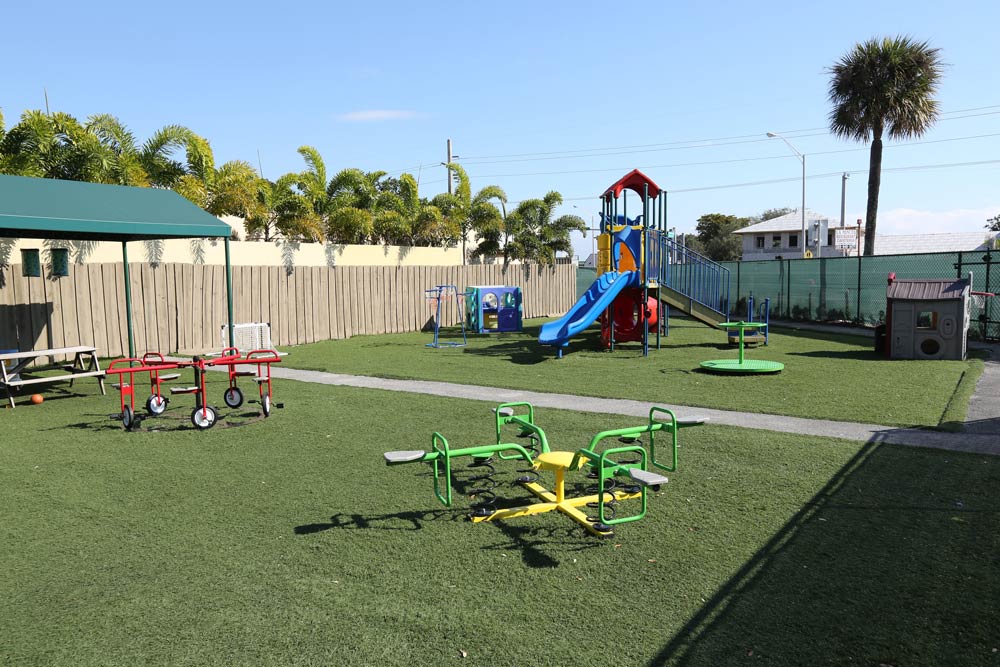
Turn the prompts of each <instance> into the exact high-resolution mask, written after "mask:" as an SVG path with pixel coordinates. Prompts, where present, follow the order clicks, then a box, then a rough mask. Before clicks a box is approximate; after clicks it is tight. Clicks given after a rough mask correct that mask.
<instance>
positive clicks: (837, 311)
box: [722, 250, 1000, 340]
mask: <svg viewBox="0 0 1000 667" xmlns="http://www.w3.org/2000/svg"><path fill="white" fill-rule="evenodd" d="M993 264H1000V251H997V250H981V251H975V252H972V251H967V252H947V253H927V254H919V255H874V256H870V257H829V258H827V257H824V258H814V259H780V260H763V261H757V262H723V263H722V265H723V266H725V267H726V268H728V269H729V270H730V272H731V274H732V289H733V294H732V297H733V298H732V302H733V304H734V308H733V309H732V317H743V316H745V314H746V305H745V303H746V302H745V300H746V298H747V296H749V295H750V294H753V296H754V300H755V302H756V303H758V304H760V303H763V300H764V299H765V298H768V299H770V300H771V301H770V309H771V316H772V317H775V318H780V319H792V320H809V321H814V322H854V323H858V324H864V325H875V324H877V323H879V322H881V321H883V320H884V318H885V290H886V284H887V280H888V277H889V274H890V273H895V274H896V277H897V278H900V279H921V278H923V279H931V280H933V279H945V278H965V277H967V276H968V274H969V273H970V272H971V273H972V274H973V285H972V290H973V291H974V292H993V293H1000V265H998V266H996V267H993V266H992V265H993ZM971 316H972V322H973V324H972V329H971V332H970V333H971V335H972V336H973V337H978V338H985V339H988V340H997V339H1000V296H998V297H995V298H985V299H983V305H982V306H981V307H980V306H979V305H978V304H976V303H974V304H973V306H972V313H971Z"/></svg>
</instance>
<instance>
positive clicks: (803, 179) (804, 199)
mask: <svg viewBox="0 0 1000 667" xmlns="http://www.w3.org/2000/svg"><path fill="white" fill-rule="evenodd" d="M767 136H768V137H770V138H771V139H774V138H778V139H781V140H782V141H784V142H785V144H786V145H787V146H788V147H789V148H791V149H792V152H793V153H795V155H796V156H797V157H798V158H799V160H801V161H802V239H801V240H800V243H802V256H803V257H805V256H806V156H805V155H803V154H802V153H800V152H799V151H798V149H796V148H795V146H793V145H792V143H791V142H790V141H788V139H785V138H784V137H783V136H781V135H780V134H777V133H776V132H768V133H767ZM816 249H817V251H818V250H819V235H818V234H817V237H816Z"/></svg>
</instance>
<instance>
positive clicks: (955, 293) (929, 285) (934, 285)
mask: <svg viewBox="0 0 1000 667" xmlns="http://www.w3.org/2000/svg"><path fill="white" fill-rule="evenodd" d="M968 291H969V281H968V280H966V279H964V278H963V279H950V280H893V281H892V282H891V283H889V287H888V288H887V289H886V291H885V298H886V299H896V300H900V301H945V300H949V299H964V298H965V293H966V292H968Z"/></svg>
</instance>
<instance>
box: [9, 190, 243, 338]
mask: <svg viewBox="0 0 1000 667" xmlns="http://www.w3.org/2000/svg"><path fill="white" fill-rule="evenodd" d="M231 235H232V229H231V228H230V227H229V225H227V224H226V223H224V222H222V221H221V220H219V219H218V218H216V217H215V216H214V215H212V214H211V213H208V212H206V211H204V210H202V209H201V208H199V207H198V206H196V205H195V204H193V203H192V202H190V201H188V200H187V199H185V198H184V197H182V196H181V195H179V194H177V193H176V192H173V191H172V190H160V189H155V188H134V187H128V186H123V185H104V184H101V183H84V182H81V181H61V180H56V179H51V178H29V177H26V176H0V237H11V238H31V239H58V240H73V241H111V242H120V243H121V244H122V262H123V264H124V278H125V316H126V321H127V328H128V356H129V357H135V340H134V338H133V333H132V289H131V276H130V275H129V267H128V243H129V242H130V241H147V240H153V239H172V238H173V239H179V238H221V239H224V240H225V249H226V304H227V308H228V310H227V313H228V324H229V332H230V333H229V336H230V340H229V344H230V346H232V344H233V342H232V331H233V279H232V267H231V261H230V254H229V238H230V236H231Z"/></svg>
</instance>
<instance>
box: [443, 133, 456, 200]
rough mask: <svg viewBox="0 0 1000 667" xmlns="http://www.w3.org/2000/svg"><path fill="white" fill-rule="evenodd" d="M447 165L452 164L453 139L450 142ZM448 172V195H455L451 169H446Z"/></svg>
mask: <svg viewBox="0 0 1000 667" xmlns="http://www.w3.org/2000/svg"><path fill="white" fill-rule="evenodd" d="M445 164H446V165H449V164H451V139H449V140H448V161H447V162H445ZM446 171H447V172H448V194H454V193H453V192H452V184H451V167H446Z"/></svg>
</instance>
